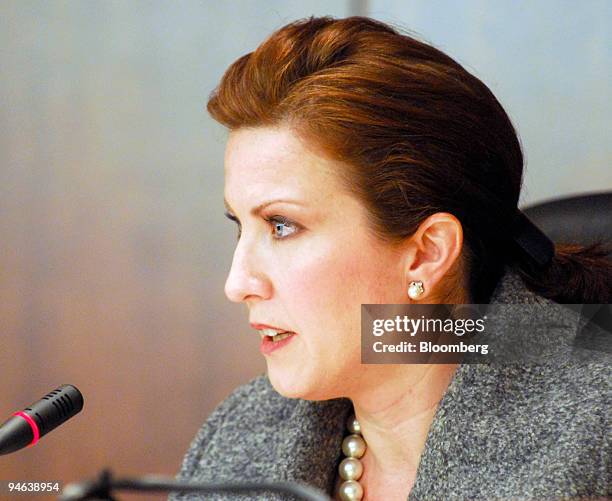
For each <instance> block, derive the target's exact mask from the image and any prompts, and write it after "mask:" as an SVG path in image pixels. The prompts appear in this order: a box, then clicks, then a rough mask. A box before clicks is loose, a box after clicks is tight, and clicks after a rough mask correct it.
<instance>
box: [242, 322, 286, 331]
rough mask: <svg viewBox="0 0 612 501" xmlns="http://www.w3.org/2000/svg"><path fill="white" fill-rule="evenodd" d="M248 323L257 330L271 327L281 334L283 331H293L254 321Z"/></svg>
mask: <svg viewBox="0 0 612 501" xmlns="http://www.w3.org/2000/svg"><path fill="white" fill-rule="evenodd" d="M250 325H251V327H253V329H255V330H258V331H261V330H264V329H271V330H274V331H276V333H277V334H281V333H283V332H293V331H291V330H289V329H285V328H283V327H275V326H273V325H267V324H258V323H255V322H251V323H250ZM293 333H294V334H295V332H293Z"/></svg>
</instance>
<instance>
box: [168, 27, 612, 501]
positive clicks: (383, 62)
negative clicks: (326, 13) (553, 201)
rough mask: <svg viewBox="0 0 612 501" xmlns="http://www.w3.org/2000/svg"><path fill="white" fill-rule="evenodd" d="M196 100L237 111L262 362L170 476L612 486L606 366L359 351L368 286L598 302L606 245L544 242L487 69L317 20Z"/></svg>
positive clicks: (386, 30) (231, 159) (232, 197)
mask: <svg viewBox="0 0 612 501" xmlns="http://www.w3.org/2000/svg"><path fill="white" fill-rule="evenodd" d="M208 110H209V112H210V113H211V115H212V116H213V118H215V119H216V120H217V121H219V122H220V123H222V124H224V125H225V126H227V127H228V128H229V130H230V134H229V140H228V143H227V150H226V157H225V169H226V178H225V181H226V185H225V198H226V209H227V215H228V217H229V218H230V219H233V220H234V221H236V223H237V225H238V243H237V246H236V250H235V254H234V259H233V263H232V267H231V270H230V272H229V276H228V279H227V283H226V287H225V292H226V295H227V296H228V298H229V299H230V300H232V301H235V302H242V303H245V304H246V306H247V307H248V309H249V315H250V316H249V318H250V322H251V325H252V327H253V328H254V329H256V330H258V331H259V333H260V335H261V336H262V344H261V350H262V353H263V355H264V357H265V359H266V363H267V369H268V370H267V375H266V376H260V377H258V378H256V379H255V380H253V381H252V382H250V383H249V384H247V385H245V386H242V387H240V388H238V389H237V390H236V391H235V392H234V393H233V394H232V395H231V396H230V397H229V398H228V399H227V400H225V401H224V402H223V403H222V404H221V405H220V406H219V407H218V408H217V409H216V410H215V412H213V414H212V415H211V416H210V418H209V419H208V421H207V422H206V424H205V425H204V426H203V427H202V429H201V430H200V431H199V433H198V434H197V436H196V438H195V439H194V441H193V443H192V445H191V448H190V450H189V451H188V453H187V455H186V457H185V460H184V462H183V466H182V469H181V472H180V474H179V478H181V479H190V480H198V481H215V482H218V481H231V480H235V481H240V480H254V481H264V480H288V481H299V482H304V483H307V484H310V485H313V486H316V487H319V488H321V489H323V490H324V491H326V492H328V493H329V494H330V495H333V496H336V498H337V499H360V498H363V499H368V500H395V499H402V500H405V499H407V498H408V499H410V500H417V499H418V500H421V499H504V498H512V499H556V498H564V499H565V498H573V497H575V498H584V497H588V496H605V495H607V494H609V493H610V478H609V475H610V471H609V461H610V441H609V439H610V436H609V420H608V417H607V410H605V407H604V406H603V403H604V400H605V399H609V398H610V379H611V378H610V375H611V371H610V365H608V364H605V363H591V362H584V363H564V364H542V365H520V366H517V365H512V366H498V367H494V366H490V365H467V364H437V365H435V364H430V365H423V364H419V365H416V364H403V365H384V364H383V365H366V364H361V344H360V306H361V304H383V303H384V304H408V303H446V304H461V303H491V304H505V303H520V304H548V303H550V304H553V302H558V303H564V302H565V303H609V302H610V297H611V290H610V288H611V283H612V269H611V265H610V262H609V261H606V260H605V255H606V252H607V251H606V250H605V249H602V248H601V247H600V246H592V247H590V248H582V247H578V246H557V248H556V249H555V248H554V247H553V245H552V243H551V242H550V241H549V240H548V239H547V238H546V237H545V236H544V235H543V234H542V233H541V232H539V231H537V229H535V227H533V225H531V223H530V222H529V221H528V220H527V219H526V218H525V217H524V216H523V215H522V214H521V213H520V212H519V211H518V209H517V203H518V199H519V192H520V187H521V180H522V172H523V157H522V153H521V148H520V145H519V141H518V139H517V136H516V133H515V131H514V128H513V126H512V124H511V122H510V120H509V119H508V117H507V115H506V113H505V112H504V110H503V109H502V107H501V106H500V104H499V103H498V101H497V100H496V99H495V97H494V96H493V95H492V94H491V92H490V91H489V89H488V88H487V87H486V86H485V85H484V84H483V83H482V82H480V81H479V80H478V79H476V78H475V77H473V76H472V75H470V74H469V73H467V72H466V71H465V69H463V68H462V67H461V66H460V65H459V64H457V63H456V62H455V61H453V60H452V59H451V58H449V57H448V56H446V55H445V54H443V53H441V52H440V51H438V50H436V49H434V48H433V47H430V46H428V45H426V44H424V43H422V42H419V41H417V40H414V39H413V38H410V37H408V36H406V35H402V34H399V33H397V32H396V31H395V30H393V29H392V28H390V27H389V26H387V25H385V24H383V23H381V22H378V21H374V20H371V19H368V18H363V17H351V18H347V19H339V20H335V19H332V18H328V17H324V18H309V19H306V20H301V21H297V22H295V23H292V24H289V25H287V26H285V27H283V28H281V29H280V30H278V31H277V32H275V33H274V34H273V35H272V36H271V37H270V38H268V39H267V40H266V41H265V42H264V43H263V44H262V45H260V46H259V47H258V48H257V50H255V51H254V52H252V53H250V54H247V55H245V56H243V57H241V58H240V59H238V60H237V61H236V62H235V63H234V64H232V65H231V66H230V68H229V69H228V70H227V72H226V73H225V75H224V76H223V79H222V81H221V83H220V85H219V87H218V89H217V90H216V91H215V92H214V93H213V95H212V96H211V98H210V101H209V103H208ZM272 336H273V337H272ZM578 382H579V384H578ZM604 411H605V412H604ZM347 420H348V422H349V429H350V431H347V430H346V423H347ZM350 433H353V434H356V435H357V438H355V437H353V438H352V439H351V440H350V445H349V446H348V447H346V446H345V447H344V453H343V450H342V449H343V447H342V442H343V438H344V436H345V435H347V434H350ZM345 454H349V455H352V456H353V458H352V459H347V460H346V461H343V458H344V455H345ZM341 461H342V463H341ZM339 463H341V464H339ZM339 468H340V470H341V472H342V473H339V472H338V469H339ZM178 497H180V496H178ZM178 497H177V498H178ZM187 497H188V496H185V498H187ZM180 498H182V497H180ZM219 498H221V497H219ZM272 498H273V495H272V494H270V495H269V496H268V497H266V499H272ZM231 499H236V497H233V498H231Z"/></svg>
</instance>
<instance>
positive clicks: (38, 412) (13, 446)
mask: <svg viewBox="0 0 612 501" xmlns="http://www.w3.org/2000/svg"><path fill="white" fill-rule="evenodd" d="M81 409H83V395H82V394H81V392H80V391H79V390H78V389H77V388H76V387H75V386H73V385H71V384H63V385H62V386H60V387H59V388H56V389H55V390H53V391H52V392H50V393H47V394H46V395H45V396H44V397H42V398H41V399H40V400H38V401H37V402H34V403H33V404H32V405H30V406H29V407H26V408H25V409H24V410H23V411H20V412H16V413H15V414H14V415H13V416H12V417H11V418H9V419H8V420H7V421H6V422H5V423H4V424H3V425H2V426H0V455H2V454H8V453H10V452H14V451H17V450H19V449H22V448H23V447H26V446H27V445H34V444H35V443H36V442H38V439H39V438H40V437H43V436H44V435H46V434H47V433H49V432H50V431H51V430H53V429H55V428H57V427H58V426H59V425H60V424H62V423H63V422H65V421H67V420H68V419H70V418H71V417H72V416H74V415H75V414H78V413H79V412H80V411H81Z"/></svg>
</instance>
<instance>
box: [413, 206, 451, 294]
mask: <svg viewBox="0 0 612 501" xmlns="http://www.w3.org/2000/svg"><path fill="white" fill-rule="evenodd" d="M409 242H410V243H409V246H408V249H407V252H406V254H405V256H406V266H405V270H406V275H405V276H406V284H405V288H404V290H406V291H407V290H408V284H409V283H410V282H412V281H417V280H420V281H422V282H423V287H424V289H425V292H424V293H423V294H422V295H421V296H420V297H419V298H418V301H419V302H436V301H435V300H434V298H438V299H439V298H441V297H446V296H447V295H448V291H442V290H440V289H441V287H442V284H443V281H442V278H443V277H444V276H445V275H446V274H447V273H448V272H449V270H451V268H452V267H453V265H457V264H459V262H458V261H457V259H458V257H459V256H460V255H461V249H462V246H463V227H462V226H461V223H460V222H459V220H458V219H457V218H456V217H455V216H453V215H452V214H450V213H448V212H438V213H436V214H432V215H431V216H429V217H428V218H427V219H425V220H424V221H423V222H422V223H421V225H420V226H419V228H418V230H417V231H416V232H415V233H414V235H412V237H411V238H410V241H409Z"/></svg>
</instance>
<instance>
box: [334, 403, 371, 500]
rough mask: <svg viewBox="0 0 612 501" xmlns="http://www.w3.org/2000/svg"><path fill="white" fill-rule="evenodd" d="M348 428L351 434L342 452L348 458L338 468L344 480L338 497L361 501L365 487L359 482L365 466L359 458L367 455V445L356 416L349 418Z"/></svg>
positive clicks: (343, 442) (344, 441)
mask: <svg viewBox="0 0 612 501" xmlns="http://www.w3.org/2000/svg"><path fill="white" fill-rule="evenodd" d="M346 427H347V428H348V431H349V432H350V433H351V434H350V435H348V436H347V437H345V438H344V440H343V441H342V452H344V455H345V456H346V457H345V458H344V459H343V460H342V462H341V463H340V466H339V467H338V473H339V474H340V478H342V480H344V482H342V483H341V484H340V487H338V495H339V496H340V499H342V501H359V500H360V499H361V498H362V497H363V487H362V486H361V484H360V483H359V482H358V480H359V479H360V478H361V475H363V464H362V463H361V461H359V458H361V457H363V455H364V454H365V451H366V443H365V440H364V439H363V437H362V436H361V427H360V426H359V421H357V418H356V417H355V415H354V414H353V415H351V416H350V417H349V419H348V421H347V423H346Z"/></svg>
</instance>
